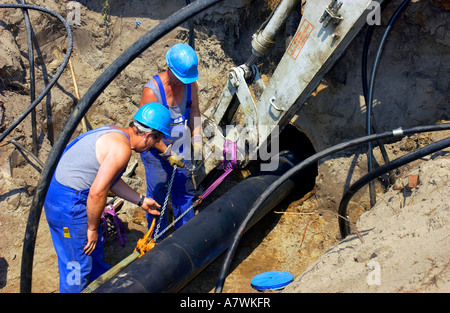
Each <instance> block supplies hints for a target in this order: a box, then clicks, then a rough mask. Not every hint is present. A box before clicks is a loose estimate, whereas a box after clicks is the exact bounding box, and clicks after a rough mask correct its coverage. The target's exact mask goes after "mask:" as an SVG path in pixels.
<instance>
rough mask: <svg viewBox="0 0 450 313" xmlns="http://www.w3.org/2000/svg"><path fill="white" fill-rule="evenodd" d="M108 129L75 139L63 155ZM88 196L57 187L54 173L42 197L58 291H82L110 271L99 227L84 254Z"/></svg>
mask: <svg viewBox="0 0 450 313" xmlns="http://www.w3.org/2000/svg"><path fill="white" fill-rule="evenodd" d="M107 128H109V127H108V126H104V127H100V128H97V129H93V130H91V131H88V132H86V133H84V134H82V135H80V136H78V137H77V138H76V139H74V140H73V141H72V142H70V143H69V144H68V145H67V147H66V149H65V150H64V152H63V155H64V153H65V152H66V151H68V150H69V149H70V148H71V147H72V146H73V145H74V144H75V143H77V142H78V141H79V140H80V139H81V138H83V137H85V136H86V135H89V134H92V133H94V132H98V131H101V130H105V129H107ZM120 132H122V131H120ZM122 133H123V132H122ZM123 134H125V133H123ZM125 136H126V134H125ZM127 138H128V136H127ZM120 176H121V175H119V178H120ZM119 178H117V179H119ZM116 181H117V180H116ZM88 194H89V188H88V189H83V190H81V191H77V190H75V189H72V188H70V187H67V186H65V185H62V184H60V183H59V182H58V181H57V180H56V178H55V174H53V177H52V180H51V183H50V186H49V189H48V192H47V196H46V198H45V202H44V208H45V215H46V218H47V222H48V225H49V228H50V233H51V236H52V240H53V245H54V247H55V250H56V254H57V255H58V269H59V291H60V292H61V293H63V292H71V293H76V292H81V291H82V290H83V289H84V288H86V286H87V285H88V284H89V282H90V281H94V280H95V279H96V278H97V277H99V276H100V275H102V274H103V273H105V272H106V271H107V270H109V269H110V266H109V265H108V264H107V263H106V262H105V257H104V249H103V235H102V231H101V227H99V233H98V234H99V237H98V241H97V244H96V247H95V249H94V251H93V252H92V253H91V255H86V254H85V253H84V250H83V248H84V247H85V246H86V245H87V228H88V224H87V212H86V202H87V197H88Z"/></svg>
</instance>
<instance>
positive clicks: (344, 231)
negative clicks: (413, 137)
mask: <svg viewBox="0 0 450 313" xmlns="http://www.w3.org/2000/svg"><path fill="white" fill-rule="evenodd" d="M449 146H450V137H447V138H445V139H442V140H440V141H437V142H435V143H432V144H430V145H428V146H426V147H423V148H420V149H417V150H415V151H414V152H411V153H408V154H406V155H404V156H401V157H399V158H397V159H395V160H394V161H392V162H389V163H387V164H384V165H383V166H380V167H379V168H377V169H375V170H374V171H372V172H370V173H368V174H366V175H364V176H363V177H361V178H360V179H358V180H357V181H356V182H355V183H354V184H353V185H351V186H350V188H349V189H348V190H347V191H346V192H345V194H344V196H343V197H342V200H341V202H340V203H339V210H338V213H339V215H340V216H339V231H340V233H341V237H342V239H344V238H345V237H347V236H348V234H349V232H350V225H349V223H348V221H347V220H345V219H344V218H343V217H345V216H346V215H347V206H348V204H349V202H350V199H351V198H352V197H353V195H354V194H355V193H356V192H358V190H360V189H361V188H362V187H364V186H365V185H366V184H367V183H369V182H370V181H373V180H374V179H376V178H377V177H379V176H381V175H383V174H385V173H387V172H389V171H391V170H394V169H396V168H399V167H400V166H403V165H405V164H407V163H410V162H412V161H415V160H417V159H420V158H421V157H424V156H426V155H428V154H431V153H434V152H436V151H439V150H442V149H445V148H447V147H449Z"/></svg>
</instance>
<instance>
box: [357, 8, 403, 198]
mask: <svg viewBox="0 0 450 313" xmlns="http://www.w3.org/2000/svg"><path fill="white" fill-rule="evenodd" d="M410 1H411V0H405V1H403V3H402V4H401V5H400V6H399V7H398V9H397V10H396V11H395V13H394V15H393V16H392V17H391V19H390V21H389V24H388V26H387V27H386V30H385V31H384V34H383V37H382V38H381V41H380V44H379V45H378V50H377V54H376V56H375V61H374V63H373V66H372V73H371V77H370V84H369V88H368V95H367V99H366V105H367V112H366V134H367V135H370V134H371V130H372V126H371V116H372V98H373V89H374V87H373V86H374V84H375V73H376V71H377V67H378V61H379V60H380V57H381V53H382V51H383V48H384V44H385V42H386V38H387V35H388V34H389V31H390V30H391V28H392V25H393V24H394V22H395V20H396V19H397V17H398V16H399V14H400V12H401V11H402V10H403V9H404V8H405V7H406V5H407V4H408V3H409V2H410ZM367 147H368V151H367V160H368V162H367V167H368V171H369V172H371V171H372V168H373V165H372V159H373V155H372V144H371V143H370V142H368V144H367ZM369 187H370V188H369V189H370V198H371V199H370V202H371V206H373V205H374V204H375V203H374V202H375V193H374V189H373V183H372V182H371V183H370V185H369Z"/></svg>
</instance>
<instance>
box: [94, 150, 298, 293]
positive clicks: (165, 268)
mask: <svg viewBox="0 0 450 313" xmlns="http://www.w3.org/2000/svg"><path fill="white" fill-rule="evenodd" d="M296 163H297V160H296V158H295V156H294V155H293V153H291V152H284V153H282V154H280V157H279V165H278V168H277V169H276V170H275V171H270V172H269V171H268V172H259V173H257V174H254V175H252V176H250V177H249V178H247V179H245V180H243V181H242V182H240V183H239V184H237V185H236V186H235V187H234V188H232V189H230V190H229V191H228V192H227V193H226V194H224V195H223V196H222V197H220V198H219V199H217V200H216V201H214V202H213V203H212V204H210V205H209V206H208V207H206V208H205V209H203V210H202V211H201V212H200V213H199V214H198V215H196V216H195V217H194V218H193V219H191V220H190V221H189V222H187V223H186V224H184V225H183V226H182V227H180V228H179V229H177V230H176V231H175V232H173V233H172V234H171V235H170V236H168V237H167V238H165V239H164V240H163V241H161V243H158V244H157V245H156V246H155V247H154V248H153V249H152V250H150V251H149V252H147V253H146V254H145V255H144V256H142V257H141V258H140V259H137V260H136V261H134V262H133V263H131V264H130V265H129V266H128V267H126V268H125V269H123V270H122V271H121V272H120V273H119V274H117V275H116V276H115V277H113V278H111V279H110V280H109V281H107V282H106V283H105V284H103V285H102V286H101V287H99V288H98V289H97V290H96V291H95V292H99V293H106V292H149V293H162V292H177V291H179V290H180V289H181V288H182V287H183V286H185V285H186V283H188V282H189V281H190V280H191V279H192V278H194V277H195V276H196V275H197V274H198V273H200V272H201V271H202V270H203V269H204V268H205V267H206V266H208V265H209V264H210V263H211V262H212V261H214V259H215V258H216V257H218V256H219V255H220V254H221V253H222V252H224V251H225V250H226V249H227V248H228V246H229V244H230V241H231V239H232V237H233V235H234V233H235V231H236V229H237V227H238V226H239V225H240V224H241V223H242V221H243V219H244V218H245V217H246V216H247V213H248V210H249V209H250V208H251V207H252V205H253V203H254V202H255V201H256V200H257V199H258V197H259V196H260V195H261V194H262V193H263V192H264V190H266V189H267V188H268V187H269V186H270V185H271V184H272V183H274V182H275V181H276V180H277V179H278V178H279V177H280V176H281V175H282V174H283V173H285V172H286V171H288V170H289V169H291V168H292V167H293V166H294V165H295V164H296ZM294 186H295V181H294V177H292V179H288V180H286V181H285V182H284V183H283V184H282V185H281V186H280V187H279V188H277V190H276V191H275V192H274V193H273V194H272V195H271V197H270V198H268V199H267V200H266V201H265V202H264V204H263V205H262V206H260V208H259V210H258V211H257V212H256V214H255V215H254V217H253V219H252V220H251V222H250V223H249V225H248V227H247V228H246V230H248V229H249V228H250V227H251V226H253V225H254V224H255V223H256V222H257V221H258V220H260V219H261V218H262V217H263V216H264V215H265V214H267V213H268V212H269V211H270V210H271V209H273V208H274V207H275V206H276V205H277V204H278V203H279V202H280V201H282V200H283V199H284V198H285V197H286V196H287V195H288V194H289V193H290V192H291V191H292V190H293V189H294Z"/></svg>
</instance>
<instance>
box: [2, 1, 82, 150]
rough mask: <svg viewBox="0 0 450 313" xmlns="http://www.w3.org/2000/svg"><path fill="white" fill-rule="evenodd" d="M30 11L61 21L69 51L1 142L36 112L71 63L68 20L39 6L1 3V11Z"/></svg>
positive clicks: (71, 40)
mask: <svg viewBox="0 0 450 313" xmlns="http://www.w3.org/2000/svg"><path fill="white" fill-rule="evenodd" d="M3 8H4V9H29V10H37V11H41V12H44V13H48V14H50V15H52V16H54V17H56V18H57V19H58V20H60V21H61V23H62V24H63V25H64V27H65V28H66V31H67V39H68V43H67V51H66V55H65V56H64V60H63V62H62V63H61V65H60V66H59V68H58V70H57V71H56V73H55V75H53V78H52V79H51V81H50V82H49V83H48V85H47V86H45V88H44V90H43V91H42V92H41V94H40V95H39V96H38V97H37V98H36V99H35V100H34V101H33V102H32V103H31V104H30V106H29V107H28V108H27V109H26V110H25V111H24V112H23V113H22V114H21V115H20V116H19V117H18V118H17V119H16V120H15V121H14V122H13V123H12V124H11V125H10V126H9V127H8V128H7V129H6V130H5V131H4V132H3V133H2V134H1V135H0V142H2V141H3V139H5V137H6V136H8V134H9V133H10V132H11V131H12V130H13V129H14V128H16V127H17V125H19V124H20V123H21V122H22V121H23V120H24V119H25V117H27V115H28V114H30V112H31V111H33V110H34V108H35V107H36V106H37V105H38V104H39V103H40V102H41V100H42V99H43V98H44V97H45V96H46V95H47V93H48V92H49V91H50V89H51V88H52V87H53V85H54V84H55V83H56V81H57V80H58V79H59V77H60V76H61V74H62V73H63V71H64V68H65V67H66V65H67V63H68V62H69V58H70V55H71V54H72V47H73V37H72V30H71V29H70V25H69V24H68V23H67V22H66V20H65V19H64V18H63V17H62V16H61V15H59V14H58V13H56V12H53V11H50V10H48V9H46V8H43V7H40V6H37V5H31V4H18V3H0V9H3Z"/></svg>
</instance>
